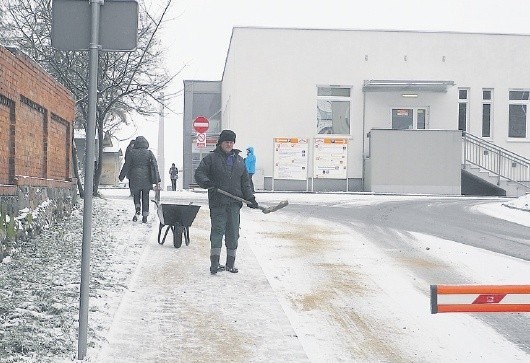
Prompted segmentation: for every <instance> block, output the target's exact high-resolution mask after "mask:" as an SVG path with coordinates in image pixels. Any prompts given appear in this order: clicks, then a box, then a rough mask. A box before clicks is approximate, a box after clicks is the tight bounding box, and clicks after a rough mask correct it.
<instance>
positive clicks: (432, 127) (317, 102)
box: [185, 28, 530, 195]
mask: <svg viewBox="0 0 530 363" xmlns="http://www.w3.org/2000/svg"><path fill="white" fill-rule="evenodd" d="M528 60H530V36H529V35H506V34H473V33H453V32H410V31H368V30H315V29H273V28H234V29H233V32H232V38H231V41H230V46H229V49H228V53H227V57H226V64H225V69H224V73H223V78H222V81H221V103H222V107H221V108H222V128H229V129H232V130H234V131H235V132H236V133H237V143H236V147H238V148H240V149H242V150H244V149H245V148H246V147H247V146H253V147H254V149H255V153H256V156H257V161H258V162H257V169H258V171H257V173H256V175H255V176H254V178H255V181H254V183H255V185H256V186H258V187H261V188H263V189H266V190H272V189H274V190H308V191H323V190H326V191H346V190H348V191H373V192H408V193H435V194H460V193H461V192H462V193H463V194H481V193H484V194H491V193H493V194H495V193H497V192H498V193H500V194H503V190H505V191H506V192H507V193H508V195H512V194H514V193H515V194H521V193H524V192H525V191H530V190H528V189H525V187H524V185H525V184H526V185H528V184H529V181H530V161H529V160H528V159H529V158H530V118H529V117H528V114H527V109H528V104H529V103H530V71H529V70H528ZM188 121H189V120H185V122H188ZM190 122H191V121H190ZM405 130H406V131H405ZM459 130H462V131H466V132H465V133H463V134H464V136H462V132H460V131H459ZM469 134H471V135H469ZM455 135H456V136H455ZM376 136H377V137H376ZM473 136H476V137H473ZM484 142H489V143H484ZM511 153H513V154H511ZM463 155H465V156H466V157H465V158H464V157H463ZM464 161H465V164H467V166H463V165H462V164H464ZM470 165H473V166H476V168H475V169H472V168H470ZM461 169H465V171H464V172H462V173H461ZM481 170H482V171H484V170H489V171H491V172H494V173H496V175H495V177H494V179H492V180H491V182H492V183H493V185H490V186H489V187H491V188H492V189H491V188H490V190H489V191H488V192H486V191H483V190H482V189H481V187H480V186H477V185H476V183H474V182H475V181H477V180H478V177H476V176H475V175H474V174H476V175H479V174H480V173H479V171H481ZM482 174H484V173H482ZM485 178H486V179H487V178H489V176H486V177H485ZM507 183H511V184H512V185H514V186H515V189H514V190H511V189H510V190H509V188H512V189H513V187H509V186H508V185H507ZM479 184H480V183H479ZM473 185H474V186H473ZM483 186H484V185H483ZM489 187H486V189H488V188H489ZM477 188H478V189H477ZM499 188H501V189H499Z"/></svg>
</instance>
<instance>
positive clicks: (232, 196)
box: [216, 189, 252, 204]
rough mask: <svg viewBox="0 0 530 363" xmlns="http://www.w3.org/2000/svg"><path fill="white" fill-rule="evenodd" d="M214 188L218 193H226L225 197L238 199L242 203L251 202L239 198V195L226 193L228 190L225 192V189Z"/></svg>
mask: <svg viewBox="0 0 530 363" xmlns="http://www.w3.org/2000/svg"><path fill="white" fill-rule="evenodd" d="M216 190H217V191H218V192H219V193H221V194H224V195H226V196H227V197H230V198H232V199H235V200H237V201H239V202H242V203H245V204H252V203H250V202H249V201H248V200H246V199H243V198H241V197H238V196H237V195H233V194H230V193H228V192H225V191H224V190H222V189H216Z"/></svg>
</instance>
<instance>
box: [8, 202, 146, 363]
mask: <svg viewBox="0 0 530 363" xmlns="http://www.w3.org/2000/svg"><path fill="white" fill-rule="evenodd" d="M132 210H133V207H132V201H131V200H129V199H113V200H110V201H109V200H105V199H100V198H95V199H94V213H93V230H92V236H93V238H92V245H91V280H90V299H91V300H90V312H89V314H90V318H91V324H90V329H89V341H90V342H91V344H92V345H93V346H94V345H100V344H101V341H102V339H103V335H102V334H103V333H104V332H105V329H106V328H107V324H108V321H109V319H111V318H112V313H113V310H115V309H116V307H117V305H118V303H119V299H120V298H121V296H122V294H123V291H124V289H125V288H126V285H127V281H128V279H129V277H130V274H131V272H132V271H134V269H135V266H136V262H137V261H136V260H137V258H138V256H139V254H140V252H141V250H142V248H143V246H144V245H145V243H146V238H147V235H148V233H139V234H135V235H134V236H131V235H128V236H127V237H125V238H124V232H123V231H122V230H121V227H122V226H123V225H124V223H126V222H127V221H128V220H129V219H130V217H131V216H132ZM82 215H83V211H82V201H81V206H80V209H76V210H74V212H73V213H72V215H71V217H70V218H68V219H64V220H63V221H60V222H59V223H57V224H56V225H54V226H52V227H51V228H49V229H48V230H45V231H44V232H43V233H42V234H40V235H38V236H36V237H34V238H32V239H30V240H27V241H22V242H18V243H17V244H16V245H15V249H14V250H13V253H12V256H10V258H8V259H6V260H4V263H0V361H1V362H21V361H30V362H57V361H58V360H60V359H65V360H71V359H74V358H75V356H76V354H77V330H78V317H79V285H80V270H81V268H80V266H81V245H82V239H83V226H82ZM153 220H154V217H153V218H151V220H150V223H148V224H147V225H139V226H138V228H140V229H142V230H145V231H147V230H149V229H150V228H151V223H152V222H153ZM94 322H95V323H94Z"/></svg>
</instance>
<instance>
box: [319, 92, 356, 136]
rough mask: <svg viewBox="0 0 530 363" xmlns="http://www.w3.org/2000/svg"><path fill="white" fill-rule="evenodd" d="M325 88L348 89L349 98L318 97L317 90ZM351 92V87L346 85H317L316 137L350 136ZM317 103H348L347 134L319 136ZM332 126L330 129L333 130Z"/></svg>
mask: <svg viewBox="0 0 530 363" xmlns="http://www.w3.org/2000/svg"><path fill="white" fill-rule="evenodd" d="M325 88H329V89H348V91H349V92H348V93H349V96H331V95H330V96H327V95H326V96H324V95H319V89H325ZM352 91H353V87H352V86H347V85H321V84H319V85H317V86H316V101H317V102H316V103H317V105H316V106H317V107H316V108H317V109H316V115H315V116H316V121H317V123H316V127H315V135H318V136H320V137H321V136H325V135H328V136H331V137H335V136H350V135H351V132H352V129H351V113H352ZM318 101H335V102H348V133H341V134H336V133H331V134H327V133H324V134H319V133H318V117H319V114H318V112H319V111H318ZM333 128H334V127H333V124H332V126H331V129H332V130H333Z"/></svg>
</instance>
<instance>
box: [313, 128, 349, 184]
mask: <svg viewBox="0 0 530 363" xmlns="http://www.w3.org/2000/svg"><path fill="white" fill-rule="evenodd" d="M313 159H314V160H313V166H314V169H313V173H314V174H313V175H314V177H315V178H317V179H321V178H328V179H346V178H347V171H348V139H336V138H315V142H314V149H313Z"/></svg>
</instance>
